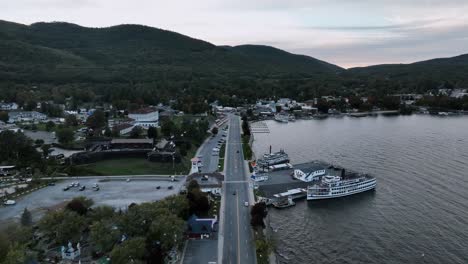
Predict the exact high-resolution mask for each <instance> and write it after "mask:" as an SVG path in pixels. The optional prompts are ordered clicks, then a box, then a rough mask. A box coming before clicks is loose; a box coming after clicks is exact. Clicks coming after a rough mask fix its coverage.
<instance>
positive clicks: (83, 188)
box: [78, 185, 86, 192]
mask: <svg viewBox="0 0 468 264" xmlns="http://www.w3.org/2000/svg"><path fill="white" fill-rule="evenodd" d="M85 189H86V186H84V185H83V186H81V187H80V189H78V190H79V191H80V192H82V191H84V190H85Z"/></svg>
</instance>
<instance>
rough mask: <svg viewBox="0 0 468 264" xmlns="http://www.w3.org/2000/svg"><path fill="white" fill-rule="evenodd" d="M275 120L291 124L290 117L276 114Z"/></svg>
mask: <svg viewBox="0 0 468 264" xmlns="http://www.w3.org/2000/svg"><path fill="white" fill-rule="evenodd" d="M275 120H276V121H278V122H280V123H288V122H289V115H285V114H276V115H275Z"/></svg>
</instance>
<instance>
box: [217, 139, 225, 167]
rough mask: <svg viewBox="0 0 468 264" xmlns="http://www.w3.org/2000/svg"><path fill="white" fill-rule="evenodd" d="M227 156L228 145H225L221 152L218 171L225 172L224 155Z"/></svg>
mask: <svg viewBox="0 0 468 264" xmlns="http://www.w3.org/2000/svg"><path fill="white" fill-rule="evenodd" d="M225 154H226V144H223V145H222V146H221V149H220V150H219V161H218V170H219V171H223V170H224V155H225Z"/></svg>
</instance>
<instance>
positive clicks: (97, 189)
mask: <svg viewBox="0 0 468 264" xmlns="http://www.w3.org/2000/svg"><path fill="white" fill-rule="evenodd" d="M83 187H84V186H83ZM93 190H94V191H95V192H97V191H99V190H100V188H99V186H98V187H94V188H93Z"/></svg>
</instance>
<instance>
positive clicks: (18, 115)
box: [8, 111, 47, 123]
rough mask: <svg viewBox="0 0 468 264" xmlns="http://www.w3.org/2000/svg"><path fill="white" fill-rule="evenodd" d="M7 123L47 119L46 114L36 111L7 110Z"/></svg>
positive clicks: (33, 121) (34, 121)
mask: <svg viewBox="0 0 468 264" xmlns="http://www.w3.org/2000/svg"><path fill="white" fill-rule="evenodd" d="M8 118H9V119H8V123H17V122H32V123H36V122H41V121H45V120H47V115H45V114H43V113H39V112H37V111H11V112H8Z"/></svg>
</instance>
